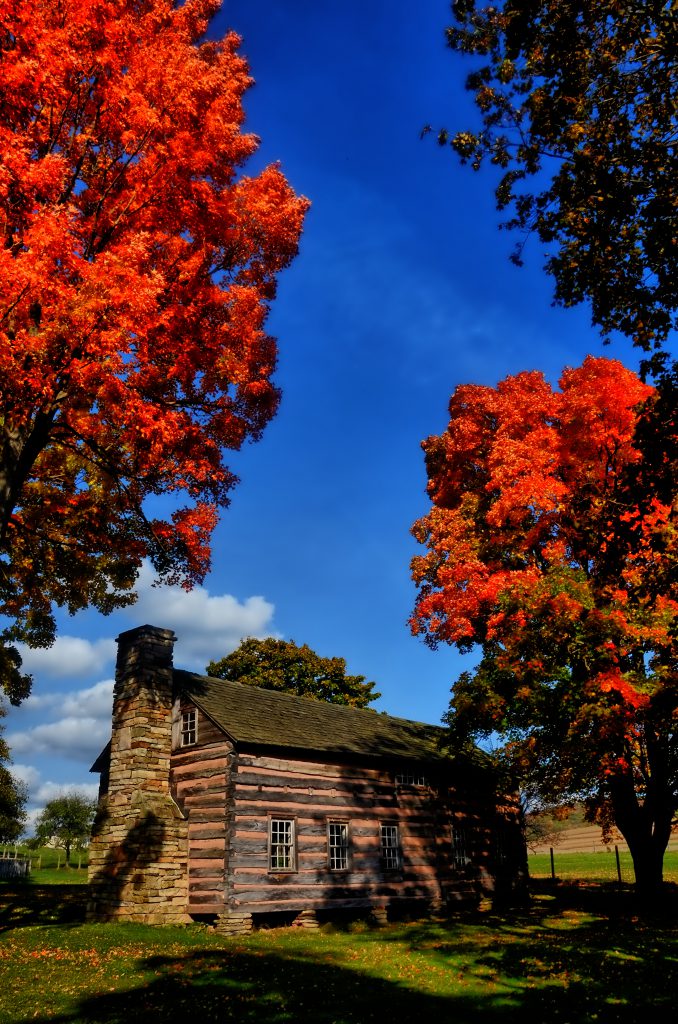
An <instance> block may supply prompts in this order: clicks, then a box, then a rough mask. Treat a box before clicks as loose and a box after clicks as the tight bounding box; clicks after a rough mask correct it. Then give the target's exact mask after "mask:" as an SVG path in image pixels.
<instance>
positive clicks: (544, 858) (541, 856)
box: [527, 846, 678, 883]
mask: <svg viewBox="0 0 678 1024" xmlns="http://www.w3.org/2000/svg"><path fill="white" fill-rule="evenodd" d="M553 855H554V866H555V871H556V877H557V878H561V879H563V880H567V881H574V880H577V879H580V880H588V881H597V882H616V881H617V862H616V859H615V855H614V850H612V851H610V852H606V851H605V850H601V851H600V852H596V853H559V852H558V847H557V846H556V847H554V850H553ZM527 862H528V867H529V871H530V878H550V877H551V860H550V857H549V854H548V853H536V854H535V853H533V854H530V855H529V857H528V859H527ZM619 863H620V867H621V873H622V881H623V882H628V883H632V882H633V879H634V875H633V862H632V860H631V854H630V853H629V852H628V851H622V850H620V851H619ZM664 879H665V881H667V882H675V883H678V851H676V850H672V851H671V852H669V853H667V854H665V855H664Z"/></svg>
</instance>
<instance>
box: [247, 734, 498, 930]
mask: <svg viewBox="0 0 678 1024" xmlns="http://www.w3.org/2000/svg"><path fill="white" fill-rule="evenodd" d="M235 769H236V771H235V778H234V810H233V819H232V828H231V831H230V837H229V850H228V858H227V862H228V873H227V909H228V911H229V912H230V913H233V914H238V913H239V914H243V913H247V914H257V913H268V912H273V911H290V912H291V911H294V912H298V911H303V910H313V911H317V910H332V909H341V908H361V907H364V908H368V907H371V908H386V907H393V906H395V905H396V904H398V905H402V904H403V903H407V902H410V903H418V904H422V903H425V904H428V905H429V906H439V905H441V904H442V903H448V902H454V901H469V900H474V899H475V898H476V897H477V894H478V886H477V872H476V871H475V870H474V869H473V868H472V867H471V865H470V860H469V861H467V862H465V863H464V864H463V865H461V866H460V865H456V866H455V864H454V861H453V856H452V852H453V851H452V835H451V825H452V821H453V814H454V813H456V814H459V815H463V816H464V821H465V823H466V826H467V827H468V830H469V834H471V833H472V831H473V829H474V826H475V818H474V815H473V814H472V812H471V809H470V808H469V806H468V805H467V802H466V801H463V800H462V799H461V798H460V797H459V796H458V795H457V794H455V793H450V792H449V789H448V787H447V785H446V784H444V783H443V784H440V780H435V779H433V778H429V779H428V780H427V782H428V783H429V784H427V785H407V784H404V785H397V784H396V783H395V774H396V773H397V769H393V770H391V769H386V768H379V767H374V768H366V767H364V766H358V765H354V766H346V765H342V764H339V763H335V764H323V763H321V762H317V761H310V760H305V759H304V760H301V759H295V758H290V757H274V756H263V755H261V754H257V753H255V752H249V753H247V752H241V753H240V754H239V756H238V759H237V764H236V765H235ZM431 784H433V785H434V787H435V786H436V785H440V788H439V791H438V792H436V790H435V788H432V786H431ZM272 818H273V819H276V820H277V821H292V822H293V823H294V825H293V828H294V833H295V836H294V840H295V851H294V868H293V870H272V869H271V863H270V856H271V854H270V841H271V840H270V829H271V819H272ZM330 822H334V823H346V824H347V826H348V866H347V869H346V870H332V869H331V868H330V866H329V863H328V824H329V823H330ZM382 825H386V826H388V825H394V826H397V828H398V837H399V840H400V866H399V868H398V869H391V870H389V869H388V868H387V867H385V865H384V862H383V860H382V855H381V854H382V851H381V826H382ZM474 852H475V851H474Z"/></svg>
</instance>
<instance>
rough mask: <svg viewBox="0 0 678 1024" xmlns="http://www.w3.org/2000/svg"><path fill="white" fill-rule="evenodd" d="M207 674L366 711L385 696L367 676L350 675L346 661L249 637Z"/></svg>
mask: <svg viewBox="0 0 678 1024" xmlns="http://www.w3.org/2000/svg"><path fill="white" fill-rule="evenodd" d="M206 671H207V674H208V675H210V676H217V677H218V678H219V679H230V680H231V681H232V682H237V683H249V684H250V685H251V686H260V687H262V689H264V690H283V691H284V692H286V693H295V694H297V696H299V697H312V698H314V699H315V700H325V701H328V702H329V703H330V704H345V705H347V706H349V707H353V708H364V707H366V706H367V705H368V704H370V703H371V702H372V701H373V700H377V698H378V697H380V696H381V694H380V693H375V692H374V687H375V685H376V684H375V683H368V682H365V676H349V675H347V674H346V661H345V659H344V658H322V657H321V656H320V655H319V654H316V653H315V651H312V650H311V648H310V647H308V646H307V645H306V644H304V645H303V646H301V647H299V646H298V644H295V643H294V641H293V640H276V639H274V638H273V637H267V638H266V639H264V640H257V639H256V638H255V637H248V638H247V639H246V640H243V641H242V643H241V644H240V646H239V647H237V648H236V650H235V651H233V653H232V654H229V655H227V656H226V657H225V658H222V659H221V661H211V662H210V663H209V665H208V666H207V669H206Z"/></svg>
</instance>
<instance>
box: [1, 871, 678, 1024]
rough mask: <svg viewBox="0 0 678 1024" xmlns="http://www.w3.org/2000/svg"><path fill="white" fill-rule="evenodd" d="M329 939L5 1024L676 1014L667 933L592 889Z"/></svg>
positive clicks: (224, 957) (191, 967) (244, 946)
mask: <svg viewBox="0 0 678 1024" xmlns="http://www.w3.org/2000/svg"><path fill="white" fill-rule="evenodd" d="M604 905H607V906H608V912H607V913H605V912H604V910H603V907H604ZM340 938H341V939H342V941H337V943H336V944H334V943H332V941H331V938H330V937H328V936H325V937H323V941H322V942H320V943H315V942H313V941H311V939H312V937H311V936H309V941H308V943H307V942H305V941H304V942H299V941H292V942H285V944H284V945H285V948H281V947H279V948H277V949H276V950H275V951H271V950H270V948H268V947H267V944H266V943H265V941H263V940H262V939H261V938H257V937H256V936H255V937H254V938H253V939H252V940H249V939H247V940H242V941H240V942H238V941H228V940H225V941H224V944H223V946H222V947H220V948H218V949H214V948H202V949H198V950H195V949H193V950H187V951H186V952H185V953H184V952H178V953H176V952H175V951H174V950H173V952H172V954H169V953H168V954H164V955H154V956H145V957H143V956H141V957H139V959H138V960H136V961H135V962H134V964H133V967H132V971H131V973H127V974H125V973H124V972H122V974H121V977H120V979H119V980H118V981H116V980H115V979H114V977H113V978H111V980H110V981H109V980H106V981H104V980H102V983H101V987H102V990H103V989H104V988H108V986H109V985H112V984H115V987H116V991H114V992H113V991H110V990H109V991H101V992H99V993H96V994H94V995H84V996H81V997H80V998H79V999H78V998H77V997H75V996H74V997H73V999H74V1001H73V1003H72V1006H71V1008H70V1009H69V1010H68V1011H67V1012H64V1011H63V1010H61V1006H63V1004H61V1003H54V1004H50V1002H49V997H47V1001H46V1002H45V1003H44V1004H42V1005H37V1006H34V1007H31V1008H30V1009H27V1011H26V1014H25V1016H24V1017H21V1018H15V1020H14V1021H11V1022H10V1021H8V1022H7V1024H20V1021H21V1024H23V1022H25V1021H28V1020H33V1021H36V1022H37V1024H48V1022H52V1024H55V1022H56V1024H118V1022H120V1024H134V1022H136V1021H146V1020H148V1019H151V1020H153V1019H156V1020H157V1021H159V1022H161V1021H165V1020H170V1019H175V1018H178V1019H181V1018H182V1017H185V1016H187V1015H189V1014H190V1015H191V1018H192V1019H194V1020H196V1021H200V1024H213V1022H214V1024H217V1022H218V1024H225V1022H231V1021H233V1022H238V1024H240V1022H249V1021H252V1022H254V1021H256V1022H257V1024H288V1022H302V1024H370V1022H372V1021H379V1022H381V1021H387V1022H388V1024H410V1022H411V1024H415V1022H416V1024H422V1022H423V1021H425V1020H427V1019H430V1020H433V1021H435V1022H437V1024H448V1022H449V1024H478V1022H479V1021H481V1020H482V1021H483V1024H518V1022H520V1024H533V1022H534V1024H579V1022H591V1021H597V1022H600V1024H636V1022H637V1020H638V1019H639V1016H640V1015H641V1014H642V1013H646V1012H648V1011H652V1010H654V1011H655V1012H657V1011H659V1012H660V1013H661V1014H662V1018H661V1019H663V1020H667V1021H668V1020H672V1019H673V1005H674V1001H675V992H676V990H677V988H678V926H675V925H674V924H672V923H668V922H666V921H664V922H663V923H661V922H651V921H648V920H643V919H642V918H639V917H638V916H637V914H636V913H635V905H634V903H633V901H631V900H625V899H623V898H622V899H621V900H611V898H610V893H604V892H601V891H600V889H597V890H591V891H588V892H587V891H582V890H581V889H577V888H576V887H569V888H567V889H563V888H559V889H558V890H555V891H544V892H541V893H539V894H538V895H537V898H536V899H535V900H534V901H533V903H532V904H531V906H530V907H529V908H526V909H523V910H519V911H513V912H507V913H505V914H501V915H499V914H497V913H494V912H488V913H484V914H478V915H477V916H476V917H475V918H469V917H464V918H459V919H457V920H452V921H442V920H439V921H424V922H418V923H415V924H409V925H405V926H402V927H393V926H390V927H388V928H386V929H383V930H379V931H363V932H362V933H360V934H356V935H355V938H354V940H352V941H351V942H346V941H345V940H346V937H345V936H343V937H340V936H337V939H338V940H339V939H340ZM391 943H393V944H396V943H397V944H399V945H400V947H402V948H401V949H399V950H398V951H397V956H395V957H391V958H390V963H391V965H393V964H395V965H398V964H399V963H400V962H402V965H403V972H402V975H399V976H398V977H397V978H394V977H393V976H392V975H391V978H390V979H386V978H383V977H377V976H374V975H376V974H377V973H378V970H377V967H378V963H379V956H380V945H383V944H386V945H389V944H391ZM372 946H373V949H374V955H373V956H372V955H371V952H372V950H371V947H372ZM354 952H356V953H358V954H360V955H357V956H356V958H355V959H354V957H353V954H354ZM391 952H393V950H391ZM130 955H131V954H130ZM399 957H400V958H401V959H400V960H399V959H398V958H399ZM69 969H70V970H71V971H73V964H72V963H71V964H70V968H69V966H67V965H64V970H69ZM36 1010H37V1012H34V1011H36Z"/></svg>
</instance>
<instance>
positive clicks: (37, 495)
mask: <svg viewBox="0 0 678 1024" xmlns="http://www.w3.org/2000/svg"><path fill="white" fill-rule="evenodd" d="M218 7H219V3H218V2H217V0H186V2H183V3H174V2H172V0H59V2H54V0H0V152H1V153H2V159H1V166H0V230H1V232H2V240H3V243H4V244H3V245H2V247H1V248H0V330H1V332H2V333H1V335H0V381H1V384H0V387H1V393H0V415H1V417H2V419H1V423H2V431H1V435H0V568H1V569H2V577H1V581H0V610H1V611H2V613H4V615H5V616H7V617H8V618H9V620H11V622H12V625H11V626H10V628H9V629H8V630H7V631H6V632H5V634H4V639H5V645H4V647H3V649H2V652H1V656H0V672H1V673H2V674H3V675H4V678H5V681H6V682H7V683H8V685H10V688H11V680H10V676H12V674H13V673H14V670H15V669H16V667H17V664H18V663H17V660H16V654H15V652H13V650H12V648H11V646H10V645H9V641H10V640H12V639H16V638H21V639H24V640H27V641H28V642H29V643H33V644H43V643H48V642H50V640H51V638H52V637H53V633H54V620H53V616H52V607H53V604H54V603H56V604H57V605H62V606H66V607H67V608H68V609H69V610H71V611H75V610H76V609H78V608H82V607H84V606H85V605H88V604H90V605H94V606H95V607H97V608H99V609H100V610H102V611H104V612H106V611H110V610H111V609H112V608H113V607H116V606H119V605H120V604H124V603H127V602H129V601H130V600H131V599H132V596H131V589H130V588H131V587H132V585H133V583H134V580H135V578H136V576H137V573H138V570H139V566H140V563H141V560H142V559H143V558H145V557H148V558H150V559H151V560H152V562H153V564H154V566H155V569H156V571H157V572H158V573H159V575H160V576H161V577H162V578H164V579H166V580H176V579H181V580H182V581H184V582H185V583H186V584H187V585H190V584H191V583H193V582H195V581H197V580H200V579H201V578H202V577H203V576H204V574H205V572H206V570H207V568H208V566H209V558H210V534H211V531H212V529H213V527H214V525H215V523H216V520H217V509H218V508H219V507H220V506H224V505H225V504H226V503H227V500H228V497H227V496H228V492H229V491H230V489H231V488H232V487H233V485H234V483H235V482H236V480H235V477H234V475H233V474H232V472H231V471H230V470H229V469H228V467H227V465H226V463H225V461H224V452H225V450H228V449H231V450H233V449H238V448H240V446H241V445H242V444H243V442H244V441H245V440H246V439H247V438H250V439H256V438H258V437H259V435H260V434H261V431H262V429H263V427H264V426H265V425H266V423H267V422H268V421H269V419H270V418H271V417H272V416H273V415H274V413H275V411H276V408H277V404H278V398H279V396H278V391H277V389H276V387H275V385H274V384H273V383H272V381H271V374H272V372H273V370H274V368H275V363H276V344H275V341H274V339H273V338H271V337H270V336H269V335H268V334H267V333H266V330H265V320H266V315H267V311H268V308H269V304H270V302H271V300H272V299H273V297H274V294H275V288H276V277H277V275H278V273H279V272H280V271H281V270H282V269H283V268H284V267H285V266H286V265H287V264H288V263H289V262H290V260H291V259H292V258H293V257H294V255H295V253H296V252H297V245H298V240H299V236H300V232H301V228H302V222H303V218H304V214H305V212H306V209H307V206H308V203H307V201H306V200H305V199H303V198H300V197H298V196H296V195H295V194H294V192H293V191H292V189H291V188H290V186H289V185H288V183H287V182H286V180H285V178H284V177H283V175H282V173H281V171H280V170H279V169H278V167H277V166H270V167H268V168H266V169H264V170H263V171H261V172H260V173H259V174H257V175H256V176H254V177H248V176H246V175H244V174H243V173H242V171H241V168H242V167H243V165H244V164H245V162H246V161H247V160H248V158H249V157H250V156H251V155H252V154H253V153H254V151H255V149H256V147H257V139H256V138H255V137H254V136H253V135H250V134H246V133H244V132H243V131H242V123H243V109H242V97H243V94H244V92H245V91H246V89H247V88H248V86H249V85H250V83H251V79H250V77H249V73H248V68H247V64H246V62H245V60H244V59H243V58H242V57H241V56H240V55H239V54H238V45H239V42H240V40H239V39H238V37H237V36H235V35H233V34H229V35H228V36H227V37H226V38H225V39H223V40H222V41H221V42H210V41H207V40H206V39H205V31H206V28H207V24H208V21H209V18H210V17H211V16H212V15H213V14H214V13H215V12H216V11H217V9H218ZM160 494H162V495H173V496H174V497H175V499H176V502H175V510H174V512H173V513H172V514H171V517H170V518H168V519H166V520H161V519H155V518H153V512H152V511H150V510H149V509H150V508H151V506H149V504H148V499H149V498H152V497H153V496H155V495H160ZM14 675H15V673H14ZM14 687H15V688H14V690H12V695H13V696H14V697H15V698H17V697H18V696H19V695H20V685H19V683H18V682H17V679H16V676H15V678H14Z"/></svg>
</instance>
